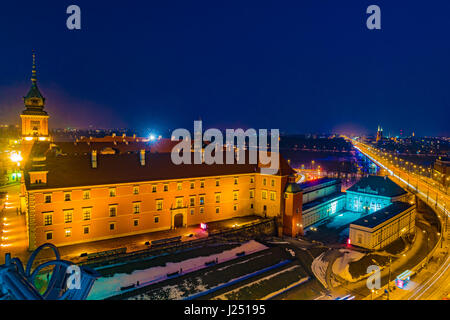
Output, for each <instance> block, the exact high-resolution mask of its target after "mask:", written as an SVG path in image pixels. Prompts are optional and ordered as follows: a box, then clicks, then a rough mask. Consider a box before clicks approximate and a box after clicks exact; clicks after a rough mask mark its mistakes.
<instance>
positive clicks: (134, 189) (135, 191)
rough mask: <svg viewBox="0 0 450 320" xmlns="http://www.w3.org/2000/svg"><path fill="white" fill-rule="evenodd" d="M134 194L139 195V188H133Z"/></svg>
mask: <svg viewBox="0 0 450 320" xmlns="http://www.w3.org/2000/svg"><path fill="white" fill-rule="evenodd" d="M133 194H139V186H134V187H133Z"/></svg>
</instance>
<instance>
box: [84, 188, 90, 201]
mask: <svg viewBox="0 0 450 320" xmlns="http://www.w3.org/2000/svg"><path fill="white" fill-rule="evenodd" d="M90 198H91V191H89V190H83V200H88V199H90Z"/></svg>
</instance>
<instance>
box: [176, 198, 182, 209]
mask: <svg viewBox="0 0 450 320" xmlns="http://www.w3.org/2000/svg"><path fill="white" fill-rule="evenodd" d="M175 205H176V206H177V208H182V207H183V197H180V198H176V202H175Z"/></svg>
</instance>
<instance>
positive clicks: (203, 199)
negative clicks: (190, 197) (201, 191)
mask: <svg viewBox="0 0 450 320" xmlns="http://www.w3.org/2000/svg"><path fill="white" fill-rule="evenodd" d="M199 201H200V205H204V204H205V196H200V199H199Z"/></svg>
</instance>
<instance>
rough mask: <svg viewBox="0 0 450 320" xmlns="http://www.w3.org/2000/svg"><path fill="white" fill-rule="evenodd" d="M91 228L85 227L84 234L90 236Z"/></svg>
mask: <svg viewBox="0 0 450 320" xmlns="http://www.w3.org/2000/svg"><path fill="white" fill-rule="evenodd" d="M89 231H90V228H89V226H84V227H83V234H89Z"/></svg>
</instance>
